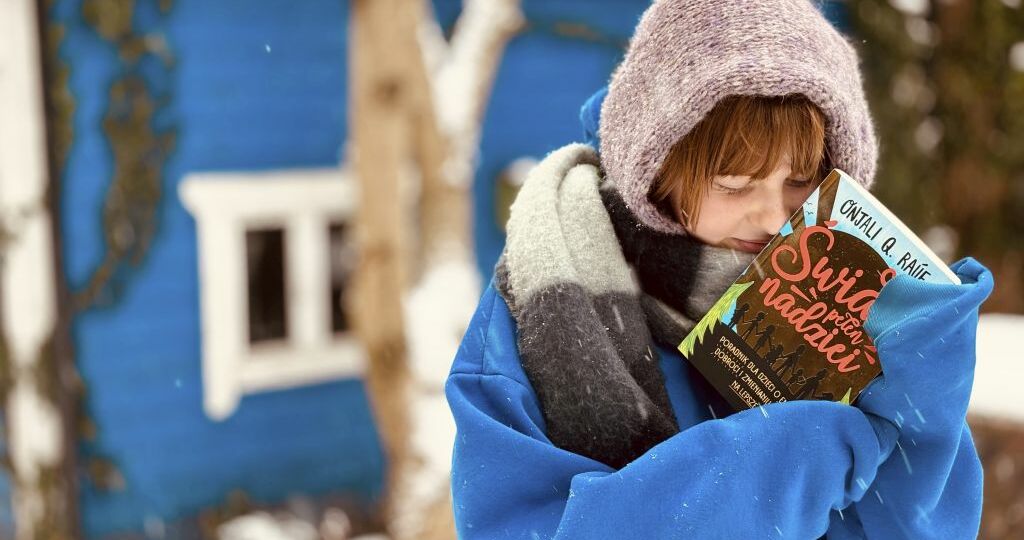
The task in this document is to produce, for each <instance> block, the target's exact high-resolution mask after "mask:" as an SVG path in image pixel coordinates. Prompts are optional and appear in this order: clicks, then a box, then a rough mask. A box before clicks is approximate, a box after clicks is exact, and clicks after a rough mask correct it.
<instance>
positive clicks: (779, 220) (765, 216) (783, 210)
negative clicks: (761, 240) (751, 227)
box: [754, 189, 796, 237]
mask: <svg viewBox="0 0 1024 540" xmlns="http://www.w3.org/2000/svg"><path fill="white" fill-rule="evenodd" d="M767 191H768V192H767V193H765V194H764V197H762V198H761V204H760V205H759V206H758V208H757V210H756V213H755V216H754V221H755V225H756V226H757V227H758V228H759V229H761V231H762V232H763V233H764V235H765V236H769V237H770V236H775V234H776V233H778V232H779V229H781V228H782V226H783V225H785V223H786V222H787V221H789V218H790V216H792V215H793V212H795V211H796V208H789V206H787V205H786V199H785V196H784V194H783V192H782V190H781V189H770V190H767Z"/></svg>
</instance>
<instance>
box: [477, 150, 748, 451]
mask: <svg viewBox="0 0 1024 540" xmlns="http://www.w3.org/2000/svg"><path fill="white" fill-rule="evenodd" d="M752 258H753V256H752V255H747V254H740V253H736V252H733V251H731V250H728V249H722V248H715V247H708V246H704V245H702V244H700V243H698V242H696V241H694V240H692V239H690V238H687V237H681V236H676V235H667V234H664V233H660V232H657V231H655V230H653V229H651V228H649V227H646V226H644V225H642V224H640V223H639V222H638V221H637V220H636V218H635V216H634V215H633V214H632V213H631V212H629V210H628V209H627V208H626V207H625V205H624V204H623V202H622V199H621V197H620V196H619V194H618V192H617V191H616V189H615V186H614V184H613V183H612V182H610V181H605V180H603V179H602V178H601V175H600V171H599V169H598V159H597V155H596V153H595V152H594V150H593V149H592V148H591V147H589V146H585V145H569V146H566V147H564V148H562V149H559V150H557V151H555V152H553V153H552V154H550V155H549V156H548V157H546V158H545V159H544V161H542V162H541V163H540V164H539V165H538V166H537V167H536V168H535V169H534V170H533V171H532V172H531V173H530V175H529V177H528V178H527V181H526V183H525V184H524V185H523V188H522V190H521V191H520V193H519V195H518V196H517V198H516V202H515V203H514V204H513V206H512V213H511V217H510V220H509V227H508V239H507V242H506V246H505V250H504V252H503V253H502V255H501V258H500V259H499V261H498V265H497V267H496V268H495V281H496V284H497V286H498V290H499V292H500V293H501V294H502V297H503V298H504V299H505V301H506V302H507V303H508V305H509V307H510V308H511V311H512V315H513V317H514V318H515V320H516V324H517V329H518V345H519V353H520V358H521V361H522V364H523V368H524V371H525V372H526V375H527V377H528V378H529V380H530V383H531V385H532V386H533V388H534V390H535V391H536V392H537V397H538V399H539V400H540V404H541V409H542V411H543V414H544V420H545V424H546V430H547V435H548V437H549V438H550V439H551V441H552V443H554V444H555V445H557V446H559V447H561V448H564V449H566V450H570V451H572V452H575V453H578V454H582V455H585V456H588V457H591V458H593V459H596V460H598V461H601V462H603V463H606V464H608V465H611V466H613V467H616V468H620V467H622V466H624V465H625V464H627V463H629V462H630V461H632V460H633V459H635V458H636V457H637V456H639V455H641V454H643V453H644V452H646V451H647V450H648V449H650V448H651V447H652V446H654V445H656V444H657V443H659V442H661V441H663V440H665V439H667V438H668V437H670V436H672V435H674V434H675V433H677V432H678V431H679V427H678V424H677V422H676V418H675V415H674V413H673V412H672V407H671V404H670V403H669V399H668V394H667V392H666V390H665V381H664V377H663V375H662V372H661V369H660V366H659V363H658V357H657V353H656V352H655V350H654V343H655V341H657V342H660V343H662V344H664V345H665V346H668V347H675V346H676V345H677V344H678V343H679V342H680V341H681V340H682V338H683V337H685V335H686V333H688V332H689V330H690V329H691V328H692V327H693V325H694V324H695V321H697V320H699V319H700V317H701V316H703V314H704V313H705V312H707V310H708V309H709V308H710V307H711V305H712V304H713V303H714V302H715V300H717V298H718V297H719V296H720V295H721V294H722V293H723V292H724V291H725V289H726V288H727V287H728V286H729V284H730V283H731V282H732V281H733V279H735V277H736V276H738V275H739V274H740V273H741V272H742V271H743V269H744V268H745V267H746V265H747V264H748V263H749V262H750V260H751V259H752Z"/></svg>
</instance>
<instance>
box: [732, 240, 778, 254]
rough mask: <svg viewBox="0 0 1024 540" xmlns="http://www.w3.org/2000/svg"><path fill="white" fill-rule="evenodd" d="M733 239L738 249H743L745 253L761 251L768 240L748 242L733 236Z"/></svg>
mask: <svg viewBox="0 0 1024 540" xmlns="http://www.w3.org/2000/svg"><path fill="white" fill-rule="evenodd" d="M733 241H735V242H736V246H737V247H738V248H739V249H740V251H745V252H747V253H761V251H762V250H764V248H765V246H767V245H768V242H769V241H768V240H764V241H761V242H750V241H747V240H740V239H739V238H733Z"/></svg>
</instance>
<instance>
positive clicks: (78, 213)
mask: <svg viewBox="0 0 1024 540" xmlns="http://www.w3.org/2000/svg"><path fill="white" fill-rule="evenodd" d="M135 8H136V11H135V14H134V20H133V26H134V28H135V29H136V31H137V32H138V33H151V34H154V35H161V34H162V35H163V37H164V39H165V40H166V43H167V49H168V52H169V53H170V55H172V56H173V62H172V63H171V64H170V65H168V64H167V63H165V62H164V60H163V59H161V58H160V57H159V56H158V55H155V54H151V55H147V57H146V58H145V59H143V60H142V61H141V62H139V63H137V64H133V65H129V63H127V62H125V61H124V58H123V57H121V56H119V54H118V51H117V49H116V47H115V45H114V44H113V43H111V42H110V41H109V40H107V39H104V38H103V37H102V36H101V35H100V34H98V33H97V31H96V29H95V28H93V27H92V26H90V25H89V24H87V22H86V21H85V20H84V19H83V16H82V9H83V6H82V3H81V2H80V1H79V0H60V1H57V2H55V5H54V6H53V8H52V9H51V11H50V13H49V17H50V22H51V23H53V24H59V25H61V26H62V27H63V29H64V39H63V41H62V43H61V46H60V58H61V59H62V60H63V61H64V62H66V64H67V65H68V67H69V69H70V87H71V91H72V93H73V96H74V100H75V112H74V124H73V127H74V143H73V145H72V147H71V149H70V153H69V156H68V161H67V164H66V172H65V174H64V177H63V179H62V184H63V193H62V199H61V204H62V207H61V218H62V229H61V234H62V235H63V239H64V245H63V256H64V267H65V270H66V272H67V279H68V281H69V282H70V286H71V288H72V289H73V290H80V289H81V288H83V287H84V285H85V283H86V282H87V280H88V279H89V276H90V275H91V273H92V272H93V270H94V269H95V268H96V267H97V265H98V264H100V261H101V260H102V258H103V255H104V252H105V251H106V250H107V246H106V245H105V242H104V240H103V238H104V235H103V222H102V209H103V204H104V200H105V197H106V196H107V190H108V186H109V184H110V179H111V174H112V169H113V166H114V160H113V157H114V156H113V154H112V148H111V146H110V144H111V141H110V140H108V137H107V135H106V134H105V133H104V131H103V130H102V129H101V126H102V125H103V121H104V120H103V119H104V116H105V114H106V113H107V110H108V107H109V105H110V101H111V100H110V87H111V85H112V84H113V83H114V81H115V80H116V79H117V78H118V77H120V76H122V75H124V74H125V71H126V70H127V71H131V72H132V73H133V74H137V75H140V76H142V77H143V78H144V79H145V81H146V84H147V86H148V87H149V89H150V92H151V93H152V95H153V98H154V103H155V104H156V105H157V107H158V109H157V111H156V114H155V116H154V118H153V121H152V124H153V131H154V132H155V133H158V134H160V133H172V132H173V133H176V139H175V143H174V147H173V150H172V153H171V155H170V157H169V158H168V159H166V161H165V162H164V163H163V164H162V168H163V181H162V185H161V186H160V188H161V190H162V197H161V200H160V204H159V206H158V208H157V218H156V223H157V226H156V233H155V236H154V238H153V239H152V243H151V246H150V247H149V249H148V250H147V251H146V254H145V257H144V258H143V259H142V260H141V262H140V264H138V265H137V266H134V267H131V268H130V269H129V270H127V271H124V272H121V273H119V274H118V275H117V276H115V287H114V292H113V293H111V294H109V295H103V296H101V298H100V301H99V303H100V306H99V307H94V308H91V309H89V310H87V311H85V312H83V313H81V314H79V315H78V316H76V317H75V319H74V323H73V340H74V347H75V355H76V358H77V362H78V366H79V369H80V371H81V374H82V376H83V378H84V380H85V385H86V389H87V396H86V400H85V413H86V415H87V416H88V417H89V418H90V419H91V421H92V422H93V423H94V425H95V426H96V437H95V438H94V439H92V440H83V441H82V444H81V450H80V455H79V459H80V460H81V464H82V468H83V470H88V469H89V468H90V465H91V464H93V463H104V462H105V463H110V464H112V465H113V466H114V467H116V470H117V471H119V474H120V475H121V476H122V477H123V479H124V487H123V489H118V488H116V487H115V488H114V489H110V488H109V487H104V486H103V485H101V483H99V482H94V481H92V480H91V478H92V475H89V474H83V477H82V478H83V485H82V490H81V512H82V521H83V527H84V531H85V533H86V535H87V537H89V538H103V537H106V536H109V535H112V534H114V533H118V532H130V531H142V530H143V529H144V527H145V524H146V523H147V522H149V523H150V524H151V525H150V528H151V530H153V526H152V524H153V523H159V522H166V523H167V524H168V527H171V526H173V524H174V523H175V522H177V521H180V520H182V519H185V518H188V517H189V516H192V515H194V514H196V513H197V512H198V511H200V510H202V509H209V508H212V507H216V506H219V505H223V504H224V503H225V500H226V498H227V496H228V494H229V493H230V492H232V491H236V490H239V491H244V492H245V493H246V494H247V495H248V497H249V498H250V499H251V500H252V501H253V502H256V503H267V504H271V503H275V502H280V501H282V500H284V499H285V498H286V497H287V496H288V495H290V494H293V493H303V494H312V495H332V494H355V495H358V496H361V497H362V498H364V499H366V500H367V501H370V500H372V499H374V498H375V497H376V496H377V494H378V493H379V490H380V486H381V475H382V458H381V452H380V445H379V442H378V439H377V435H376V432H375V430H374V427H373V423H372V418H371V415H370V410H369V407H368V405H367V400H366V395H365V391H364V388H363V386H362V384H361V383H360V382H359V381H355V380H350V381H344V382H336V383H330V384H322V385H317V386H312V387H305V388H301V389H296V390H288V391H279V392H269V393H263V394H258V395H254V396H247V397H245V398H243V399H242V402H241V403H240V405H239V407H238V409H237V410H236V411H235V413H234V414H233V415H232V416H231V417H230V418H228V419H227V420H225V421H223V422H220V423H216V422H212V421H210V420H209V419H207V417H206V415H205V414H204V412H203V410H202V389H201V379H200V320H199V316H198V314H199V283H198V280H197V279H198V278H197V261H196V256H197V253H196V228H195V223H194V221H193V219H192V217H191V216H190V215H189V214H188V212H187V211H186V210H185V209H184V208H183V207H182V204H181V202H180V200H179V198H178V196H177V184H178V182H179V181H180V180H181V179H182V177H183V175H185V174H186V173H188V172H191V171H209V170H258V169H269V168H293V167H313V166H329V165H333V164H336V163H337V162H338V153H339V149H340V148H341V145H342V142H343V141H344V138H345V132H346V129H345V126H346V114H345V100H346V86H345V72H346V52H345V46H346V41H345V29H346V16H347V14H346V8H347V4H346V3H345V2H338V1H333V0H331V1H303V2H291V1H287V0H281V1H261V2H258V3H254V2H251V1H245V0H233V1H223V0H222V1H218V2H204V1H201V0H185V1H178V2H174V4H173V6H172V7H171V9H170V11H169V12H167V13H162V12H161V11H160V10H159V7H158V2H156V1H139V2H136V3H135ZM268 47H269V48H270V50H269V52H268V51H267V48H268ZM107 481H109V479H108V480H107Z"/></svg>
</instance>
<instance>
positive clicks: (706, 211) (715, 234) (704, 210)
mask: <svg viewBox="0 0 1024 540" xmlns="http://www.w3.org/2000/svg"><path fill="white" fill-rule="evenodd" d="M738 215H739V213H738V212H737V208H736V205H735V204H727V202H726V201H722V200H720V198H718V197H709V198H708V199H705V201H704V204H703V205H702V206H701V210H700V219H699V220H698V221H697V226H696V227H695V230H696V233H697V236H698V237H699V238H701V239H703V240H705V241H710V242H718V241H720V240H724V239H725V238H728V237H729V236H730V233H731V232H732V228H733V225H734V222H735V220H736V219H737V216H738Z"/></svg>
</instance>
